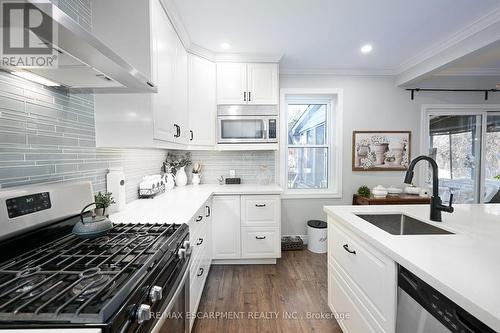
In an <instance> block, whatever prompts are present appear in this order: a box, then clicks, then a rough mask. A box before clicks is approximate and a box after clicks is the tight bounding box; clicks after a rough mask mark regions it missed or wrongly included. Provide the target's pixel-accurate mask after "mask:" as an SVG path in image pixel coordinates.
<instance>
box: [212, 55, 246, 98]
mask: <svg viewBox="0 0 500 333" xmlns="http://www.w3.org/2000/svg"><path fill="white" fill-rule="evenodd" d="M246 94H247V65H246V64H240V63H219V64H217V104H247V96H246Z"/></svg>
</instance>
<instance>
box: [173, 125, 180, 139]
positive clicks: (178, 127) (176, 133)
mask: <svg viewBox="0 0 500 333" xmlns="http://www.w3.org/2000/svg"><path fill="white" fill-rule="evenodd" d="M174 127H175V134H174V138H178V137H180V136H181V127H180V126H179V125H177V124H174Z"/></svg>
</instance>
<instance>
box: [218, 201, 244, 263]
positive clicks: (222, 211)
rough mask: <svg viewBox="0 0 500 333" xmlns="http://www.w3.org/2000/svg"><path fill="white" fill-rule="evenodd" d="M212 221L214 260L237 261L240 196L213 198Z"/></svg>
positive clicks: (239, 249) (238, 254)
mask: <svg viewBox="0 0 500 333" xmlns="http://www.w3.org/2000/svg"><path fill="white" fill-rule="evenodd" d="M212 221H213V222H212V238H213V243H212V244H213V253H214V256H213V257H214V259H239V258H240V257H241V243H240V196H239V195H231V196H215V197H214V199H213V219H212Z"/></svg>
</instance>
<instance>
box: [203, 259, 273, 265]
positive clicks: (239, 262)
mask: <svg viewBox="0 0 500 333" xmlns="http://www.w3.org/2000/svg"><path fill="white" fill-rule="evenodd" d="M275 264H276V259H213V260H212V265H275Z"/></svg>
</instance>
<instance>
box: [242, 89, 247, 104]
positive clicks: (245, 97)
mask: <svg viewBox="0 0 500 333" xmlns="http://www.w3.org/2000/svg"><path fill="white" fill-rule="evenodd" d="M246 101H247V92H246V91H244V92H243V102H246Z"/></svg>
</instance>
